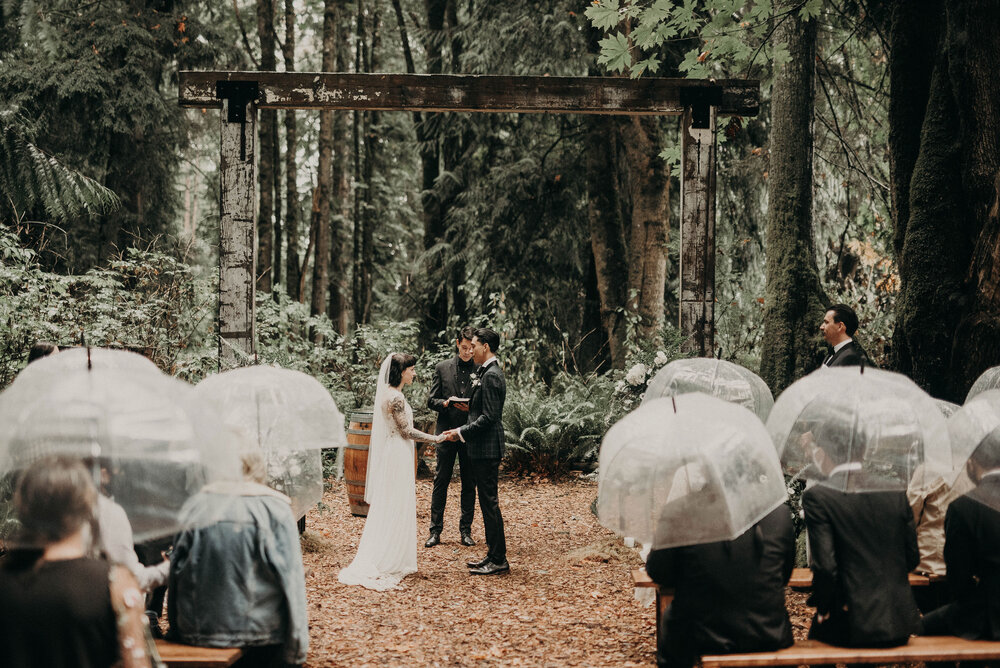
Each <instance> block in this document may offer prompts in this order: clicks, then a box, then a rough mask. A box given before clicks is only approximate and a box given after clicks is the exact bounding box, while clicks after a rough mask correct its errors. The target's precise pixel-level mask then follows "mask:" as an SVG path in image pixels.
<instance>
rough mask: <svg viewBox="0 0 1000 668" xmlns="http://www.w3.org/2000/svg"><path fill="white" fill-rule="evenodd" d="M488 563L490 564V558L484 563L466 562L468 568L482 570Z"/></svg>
mask: <svg viewBox="0 0 1000 668" xmlns="http://www.w3.org/2000/svg"><path fill="white" fill-rule="evenodd" d="M488 563H490V558H489V557H486V558H485V559H483V560H482V561H467V562H465V565H466V566H468V567H469V568H482V567H483V566H485V565H486V564H488Z"/></svg>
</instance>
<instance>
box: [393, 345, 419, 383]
mask: <svg viewBox="0 0 1000 668" xmlns="http://www.w3.org/2000/svg"><path fill="white" fill-rule="evenodd" d="M416 364H417V358H416V357H414V356H413V355H407V354H406V353H393V355H392V362H390V363H389V385H391V386H392V387H399V384H400V383H402V382H403V372H404V371H406V370H407V369H409V368H410V367H411V366H416Z"/></svg>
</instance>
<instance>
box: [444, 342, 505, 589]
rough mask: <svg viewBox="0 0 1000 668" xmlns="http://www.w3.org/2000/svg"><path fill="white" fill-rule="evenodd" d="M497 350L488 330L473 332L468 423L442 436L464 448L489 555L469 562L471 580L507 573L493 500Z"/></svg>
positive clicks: (499, 442)
mask: <svg viewBox="0 0 1000 668" xmlns="http://www.w3.org/2000/svg"><path fill="white" fill-rule="evenodd" d="M499 347H500V335H499V334H497V333H496V332H494V331H493V330H492V329H488V328H485V327H484V328H480V329H477V330H475V333H474V334H473V337H472V359H473V361H475V363H476V364H478V365H479V369H478V372H477V373H476V378H475V380H473V382H472V396H471V397H470V398H469V421H468V422H467V423H466V424H465V426H464V427H459V428H458V429H450V430H448V431H446V432H444V434H445V437H446V438H447V440H449V441H456V440H460V441H462V442H463V443H465V444H466V446H465V447H466V449H467V450H468V455H469V461H470V462H471V464H472V471H473V474H474V475H475V479H476V490H477V491H478V492H479V508H480V509H481V510H482V513H483V524H484V525H485V528H486V545H487V547H488V548H489V551H488V552H487V553H486V558H485V559H483V560H482V561H470V562H468V564H467V566H468V567H469V574H470V575H496V574H498V573H506V572H508V571H509V570H510V564H508V563H507V540H506V539H505V538H504V533H503V517H502V516H501V515H500V501H499V499H498V498H497V479H498V478H499V475H500V460H501V459H503V454H504V433H503V422H502V417H503V402H504V399H505V398H506V397H507V384H506V383H505V382H504V378H503V371H501V370H500V364H499V363H498V361H497V358H496V355H495V353H496V350H497V348H499Z"/></svg>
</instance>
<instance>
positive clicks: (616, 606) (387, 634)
mask: <svg viewBox="0 0 1000 668" xmlns="http://www.w3.org/2000/svg"><path fill="white" fill-rule="evenodd" d="M431 483H432V481H431V479H430V478H418V479H417V527H418V536H417V541H418V547H417V563H418V568H419V571H418V572H417V573H416V574H414V575H411V576H409V577H407V578H406V579H404V580H403V582H402V583H401V585H400V587H399V588H398V589H396V590H392V591H388V592H375V591H370V590H368V589H364V588H362V587H349V586H345V585H342V584H340V583H339V582H337V573H338V572H339V571H340V569H341V568H343V567H344V566H347V565H348V564H349V563H350V561H351V559H352V558H353V557H354V553H355V550H356V549H357V545H358V541H359V539H360V537H361V531H362V528H363V526H364V518H361V517H354V516H352V515H351V513H350V510H349V508H348V505H347V493H346V490H345V488H344V484H343V482H339V481H338V482H334V483H333V484H332V488H331V489H329V490H328V491H327V493H326V494H325V495H324V498H323V504H322V505H321V506H320V508H319V509H316V510H313V511H310V513H309V515H308V517H307V531H306V534H305V535H304V537H303V547H304V555H303V556H304V561H305V566H306V594H307V599H308V605H309V627H310V634H309V635H310V647H309V662H308V665H309V666H313V667H315V666H351V667H352V668H355V667H359V666H381V665H388V666H638V665H643V666H650V665H655V641H654V626H655V611H654V609H653V606H651V605H650V606H643V605H641V604H640V603H639V602H638V601H637V600H636V599H635V598H634V596H633V588H632V585H631V578H630V575H629V571H630V570H631V569H632V568H634V567H635V566H637V565H639V564H640V563H641V561H640V559H639V556H638V554H637V551H636V550H631V549H628V548H625V547H624V546H623V545H622V544H621V540H620V539H616V538H615V537H614V535H613V534H612V533H611V532H610V531H608V530H606V529H604V528H603V527H601V526H600V525H599V524H598V523H597V518H596V517H595V516H594V515H593V513H591V511H590V506H591V503H592V502H593V501H594V499H595V498H596V497H597V483H596V482H595V481H593V480H586V479H576V478H573V479H569V480H563V481H560V482H558V483H553V482H550V481H548V480H531V479H523V478H509V477H502V478H501V479H500V506H501V510H502V511H503V516H504V526H505V530H506V535H507V550H508V561H509V562H510V564H511V571H510V573H509V574H506V575H497V576H470V575H468V572H467V569H466V567H465V562H466V561H468V560H472V559H480V558H482V556H483V555H484V554H485V553H486V546H485V539H484V536H483V528H482V521H481V515H480V514H479V510H478V505H477V510H476V519H475V522H474V523H473V537H474V538H475V540H476V541H477V543H478V544H477V545H476V546H474V547H464V546H462V545H460V544H459V543H458V537H459V536H458V528H457V524H458V481H457V475H456V479H455V480H454V481H453V482H452V485H451V488H450V489H449V496H448V505H447V509H446V511H445V530H444V532H443V534H442V543H441V544H440V545H438V546H437V547H434V548H430V549H427V548H424V547H423V542H424V540H425V539H426V531H427V526H428V522H429V513H430V494H431ZM789 596H790V601H789V603H790V608H791V611H792V622H793V625H794V627H795V632H796V637H804V633H805V628H806V627H807V626H808V617H807V613H808V610H807V609H806V608H804V606H803V605H802V602H803V599H804V596H803V595H801V594H794V593H790V594H789Z"/></svg>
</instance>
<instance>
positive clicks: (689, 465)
mask: <svg viewBox="0 0 1000 668" xmlns="http://www.w3.org/2000/svg"><path fill="white" fill-rule="evenodd" d="M599 471H600V478H599V485H598V494H597V515H598V518H599V520H600V522H601V524H603V525H604V526H605V527H607V528H609V529H611V530H613V531H615V532H618V533H619V534H623V535H627V536H635V537H636V538H638V539H639V540H640V541H642V542H643V543H644V544H647V545H652V547H653V548H654V549H660V548H669V547H679V546H683V545H698V544H702V543H713V542H716V541H722V540H731V539H734V538H736V537H738V536H740V535H741V534H742V533H744V532H745V531H746V530H747V529H749V528H750V527H752V526H753V525H754V524H755V523H756V522H757V521H759V520H760V519H761V518H762V517H764V516H765V515H767V514H768V513H769V512H771V511H772V510H774V509H775V508H777V507H778V506H779V505H780V504H781V503H783V502H784V501H785V498H786V491H785V485H784V477H783V476H782V473H781V466H780V464H779V462H778V457H777V455H776V454H775V452H774V446H773V445H772V444H771V441H770V439H769V438H768V435H767V430H766V429H765V428H764V425H763V424H762V423H761V421H760V420H759V419H758V418H757V416H756V415H754V414H753V413H751V412H750V411H749V410H747V409H745V408H743V407H742V406H737V405H736V404H731V403H728V402H726V401H723V400H721V399H717V398H715V397H710V396H708V395H706V394H702V393H699V392H695V393H689V394H683V395H680V396H677V397H673V398H663V399H654V400H652V401H648V402H645V403H643V404H642V405H641V406H640V407H639V408H637V409H636V410H634V411H632V412H631V413H629V414H628V415H627V416H625V417H624V418H623V419H622V420H620V421H619V422H618V423H616V424H615V425H614V426H613V427H611V429H610V430H608V433H607V435H606V436H605V437H604V441H603V443H602V444H601V454H600V468H599Z"/></svg>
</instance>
